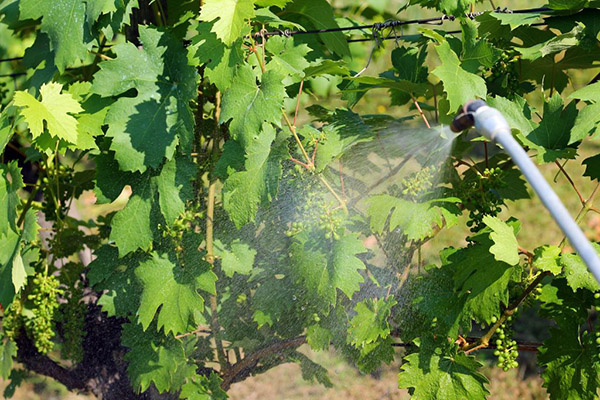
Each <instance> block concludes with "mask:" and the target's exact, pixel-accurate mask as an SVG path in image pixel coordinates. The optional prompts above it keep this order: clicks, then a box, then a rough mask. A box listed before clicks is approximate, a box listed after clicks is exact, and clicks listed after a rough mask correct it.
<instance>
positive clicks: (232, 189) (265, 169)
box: [223, 124, 287, 228]
mask: <svg viewBox="0 0 600 400" xmlns="http://www.w3.org/2000/svg"><path fill="white" fill-rule="evenodd" d="M284 144H285V143H283V142H282V141H280V140H276V139H275V129H274V128H273V127H272V126H270V125H267V124H265V125H263V132H261V133H260V135H259V136H258V138H257V139H254V140H252V141H251V142H250V143H249V144H248V148H247V151H246V162H245V170H244V171H239V172H234V173H233V174H231V175H230V176H229V178H227V180H226V181H225V185H224V187H223V208H225V210H226V211H227V213H228V214H229V216H230V218H231V220H232V221H233V222H234V223H235V225H236V226H237V227H238V228H240V227H242V226H243V225H244V224H246V223H248V222H250V221H253V220H254V217H255V215H256V212H257V211H258V206H259V205H260V204H264V203H266V202H268V201H270V200H271V199H272V198H273V197H275V195H276V194H277V188H278V185H279V179H280V178H281V174H282V167H281V160H282V159H283V158H285V155H286V154H287V149H286V148H285V147H284Z"/></svg>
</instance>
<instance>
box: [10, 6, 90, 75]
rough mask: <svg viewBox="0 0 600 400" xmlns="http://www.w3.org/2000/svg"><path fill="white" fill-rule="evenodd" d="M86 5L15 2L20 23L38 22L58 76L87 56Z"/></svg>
mask: <svg viewBox="0 0 600 400" xmlns="http://www.w3.org/2000/svg"><path fill="white" fill-rule="evenodd" d="M86 4H87V1H86V0H56V1H52V2H45V1H44V2H40V1H37V0H21V1H20V2H19V11H20V19H21V20H26V19H38V18H42V23H41V30H42V32H45V33H47V34H48V36H49V38H50V44H51V47H52V50H54V52H55V54H56V56H55V59H54V62H55V64H56V66H57V68H58V70H59V71H60V72H61V73H63V72H64V71H65V68H66V67H67V66H68V65H72V64H74V63H77V62H79V61H80V60H83V59H84V58H85V56H86V55H87V49H88V46H87V44H86V43H85V41H84V38H85V37H84V34H85V33H86V32H85V31H86V29H87V26H86V25H87V24H86Z"/></svg>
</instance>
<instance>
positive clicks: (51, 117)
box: [14, 82, 83, 143]
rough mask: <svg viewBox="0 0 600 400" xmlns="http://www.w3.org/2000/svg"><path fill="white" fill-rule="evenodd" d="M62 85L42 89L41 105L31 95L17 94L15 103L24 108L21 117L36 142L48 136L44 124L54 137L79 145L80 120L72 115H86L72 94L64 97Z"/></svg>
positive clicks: (46, 85)
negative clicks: (39, 138) (78, 121)
mask: <svg viewBox="0 0 600 400" xmlns="http://www.w3.org/2000/svg"><path fill="white" fill-rule="evenodd" d="M62 87H63V86H62V85H61V84H60V83H55V82H51V83H48V84H44V85H42V87H41V88H40V95H41V97H42V100H41V101H38V100H37V99H36V98H35V97H33V96H32V95H30V94H29V93H27V92H22V91H19V92H16V93H15V97H14V102H15V105H16V106H19V107H22V110H21V114H22V115H23V117H24V118H25V121H26V122H27V124H28V125H29V129H30V130H31V133H32V135H33V137H34V138H37V137H39V136H40V135H41V134H42V133H43V132H44V122H45V123H46V128H47V130H48V133H50V135H51V136H52V137H56V138H59V139H64V140H66V141H68V142H71V143H77V136H78V133H77V125H78V123H77V119H76V118H75V117H74V116H73V115H71V114H77V113H79V112H81V111H83V108H81V105H79V103H78V102H77V101H76V100H75V99H74V98H73V96H72V95H71V94H69V93H61V90H62Z"/></svg>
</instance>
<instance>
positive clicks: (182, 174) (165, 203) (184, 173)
mask: <svg viewBox="0 0 600 400" xmlns="http://www.w3.org/2000/svg"><path fill="white" fill-rule="evenodd" d="M196 172H197V171H196V165H195V164H194V163H193V162H192V160H190V159H189V158H188V157H184V156H179V155H176V156H175V157H174V158H173V159H172V160H171V161H168V162H167V163H166V164H165V165H164V166H163V168H162V170H161V171H160V175H158V176H157V177H156V178H155V180H156V186H157V188H158V193H159V199H158V201H159V205H160V210H161V212H162V214H163V216H164V217H165V221H166V222H167V224H169V225H171V224H172V223H173V222H175V220H176V219H177V218H178V217H179V216H180V215H181V214H182V213H183V212H184V211H185V203H186V202H187V201H189V200H192V199H193V197H194V190H193V185H192V179H193V178H195V177H196Z"/></svg>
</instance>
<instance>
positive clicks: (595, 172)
mask: <svg viewBox="0 0 600 400" xmlns="http://www.w3.org/2000/svg"><path fill="white" fill-rule="evenodd" d="M582 164H583V165H585V172H584V173H583V176H588V177H590V179H595V180H597V181H600V154H598V155H595V156H592V157H588V158H586V159H585V160H583V162H582Z"/></svg>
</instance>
